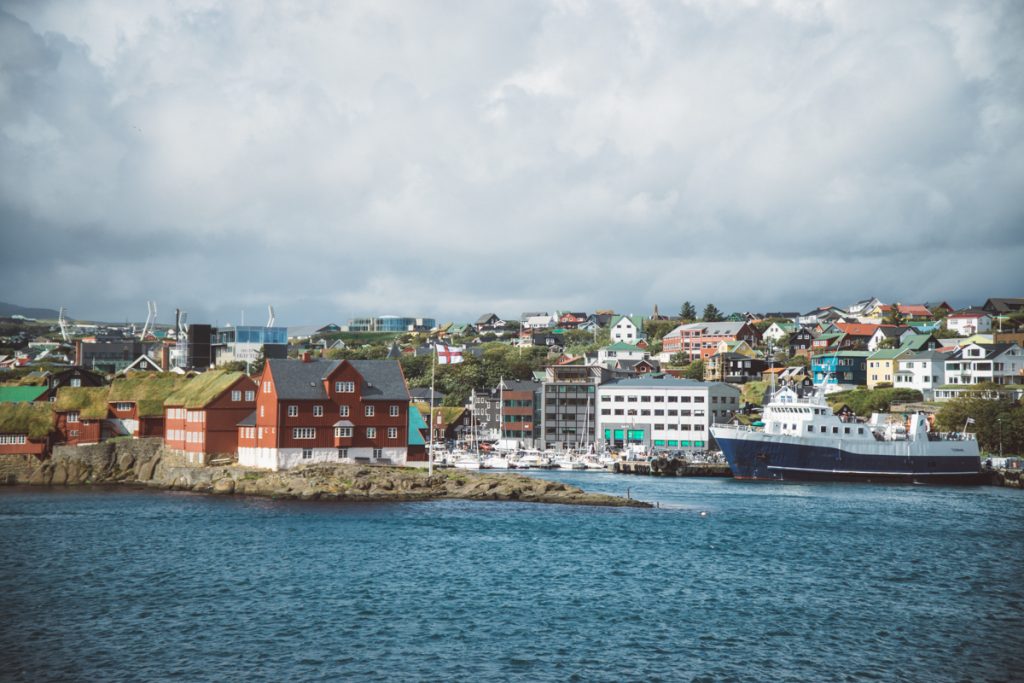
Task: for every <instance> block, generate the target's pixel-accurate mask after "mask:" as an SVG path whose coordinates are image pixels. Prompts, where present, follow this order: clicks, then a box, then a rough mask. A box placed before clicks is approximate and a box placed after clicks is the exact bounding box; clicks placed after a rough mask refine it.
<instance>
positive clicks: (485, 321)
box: [473, 313, 501, 325]
mask: <svg viewBox="0 0 1024 683" xmlns="http://www.w3.org/2000/svg"><path fill="white" fill-rule="evenodd" d="M498 320H501V318H500V317H498V314H497V313H484V314H483V315H482V316H480V317H479V318H477V319H476V322H475V323H473V324H474V325H490V324H491V323H492V322H495V321H498Z"/></svg>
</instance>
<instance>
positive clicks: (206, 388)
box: [164, 370, 245, 409]
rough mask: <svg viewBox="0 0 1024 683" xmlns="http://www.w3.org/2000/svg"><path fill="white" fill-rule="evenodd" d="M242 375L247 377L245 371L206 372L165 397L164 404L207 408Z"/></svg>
mask: <svg viewBox="0 0 1024 683" xmlns="http://www.w3.org/2000/svg"><path fill="white" fill-rule="evenodd" d="M242 377H245V373H243V372H226V371H224V370H210V371H209V372H204V373H203V374H201V375H199V376H197V377H193V378H192V379H190V380H189V381H188V382H186V383H185V384H184V386H182V387H180V388H179V389H178V390H177V391H175V392H174V393H173V394H171V395H170V396H168V397H167V398H166V399H164V405H165V406H184V407H185V408H191V409H198V408H205V407H206V406H207V405H209V404H210V403H211V402H212V401H214V400H215V399H216V398H217V397H218V396H220V395H221V394H223V393H224V392H225V391H227V390H228V388H230V387H231V385H232V384H234V383H235V382H237V381H238V380H239V379H241V378H242Z"/></svg>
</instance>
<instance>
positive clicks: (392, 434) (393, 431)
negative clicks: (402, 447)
mask: <svg viewBox="0 0 1024 683" xmlns="http://www.w3.org/2000/svg"><path fill="white" fill-rule="evenodd" d="M388 438H389V439H397V438H398V427H388Z"/></svg>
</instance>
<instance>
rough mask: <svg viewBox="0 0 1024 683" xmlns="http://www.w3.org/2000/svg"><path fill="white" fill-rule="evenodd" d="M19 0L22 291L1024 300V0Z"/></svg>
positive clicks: (328, 298)
mask: <svg viewBox="0 0 1024 683" xmlns="http://www.w3.org/2000/svg"><path fill="white" fill-rule="evenodd" d="M6 8H7V11H6V12H3V13H0V66H2V69H0V180H2V185H0V230H2V233H3V250H2V252H0V268H2V272H0V292H2V296H0V299H3V300H9V301H14V302H17V303H22V304H26V305H45V306H51V307H56V306H59V305H67V306H69V308H70V309H71V310H72V314H73V315H79V316H82V317H108V318H112V319H121V318H123V317H124V316H126V315H127V316H130V317H141V315H143V314H144V312H145V303H144V302H145V300H146V299H156V300H157V301H158V302H160V304H161V306H162V310H168V311H169V310H170V309H171V308H173V307H174V306H181V307H183V308H186V309H187V310H189V311H190V316H191V317H192V318H193V319H195V320H202V319H209V320H211V321H213V320H219V321H221V322H224V321H226V320H228V319H231V320H233V321H237V319H238V318H239V316H240V313H239V311H240V310H241V309H243V308H244V309H246V310H247V311H249V312H250V313H249V314H250V315H255V316H262V315H263V313H262V311H263V309H264V308H265V305H266V304H268V303H270V304H274V305H275V307H276V308H277V310H278V312H279V316H278V317H279V320H281V321H282V322H285V323H292V324H296V323H305V322H321V321H327V320H332V321H337V322H343V321H344V319H345V318H347V317H349V316H351V315H354V314H360V313H378V314H380V313H400V314H416V315H432V316H435V317H438V318H442V319H444V318H454V319H469V318H475V317H476V316H477V315H479V314H480V313H482V312H484V311H489V310H494V311H497V312H499V313H502V314H504V315H513V314H517V313H519V312H520V311H522V310H527V309H538V310H542V309H548V310H552V309H555V308H563V309H583V310H591V309H594V308H615V309H617V310H620V311H623V312H636V313H639V312H646V311H648V310H650V308H651V307H652V305H653V304H654V303H659V304H660V305H661V307H662V310H663V311H671V310H676V309H677V308H678V306H679V304H680V303H681V301H682V300H684V299H690V300H692V301H695V302H698V303H699V302H707V301H714V302H715V303H716V304H718V305H719V307H721V308H726V309H729V310H732V309H739V308H743V309H752V310H758V309H769V308H771V309H779V308H786V309H794V308H801V309H803V308H809V307H811V306H814V305H817V304H820V303H834V304H837V305H844V304H848V303H850V302H852V301H853V300H856V299H858V298H862V297H865V296H869V295H872V294H874V295H877V296H880V297H882V298H883V299H900V300H903V301H907V302H913V301H921V300H925V299H935V298H944V299H950V300H952V301H954V302H956V303H959V304H966V303H970V302H977V301H980V300H983V299H984V298H985V297H987V296H990V295H993V296H997V295H1003V296H1007V295H1015V294H1021V293H1022V291H1021V290H1024V277H1022V276H1021V275H1020V271H1021V269H1020V263H1022V262H1024V208H1022V207H1024V202H1022V201H1021V198H1020V188H1021V187H1024V149H1022V147H1024V134H1022V133H1024V108H1022V103H1024V77H1022V74H1024V68H1022V67H1024V64H1022V63H1021V62H1022V58H1021V50H1020V47H1019V46H1020V45H1021V44H1024V24H1022V12H1021V11H1020V10H1019V9H1018V5H1017V4H1015V3H1010V2H1007V3H975V2H948V3H932V2H921V3H915V2H906V3H846V4H836V3H820V4H819V3H814V2H793V3H789V2H764V3H748V4H744V5H742V6H741V5H739V4H735V3H716V2H701V1H697V0H695V1H693V2H682V3H677V4H673V5H662V4H652V5H648V4H643V3H633V2H630V3H622V4H619V5H616V4H612V3H595V4H591V3H587V2H570V1H566V2H550V3H522V2H515V3H473V2H468V3H463V4H461V5H451V4H446V5H445V7H444V8H443V11H442V8H440V7H438V6H430V5H429V4H424V3H379V2H375V3H367V4H364V5H359V4H345V5H341V4H337V5H335V4H327V5H324V6H320V7H317V8H315V9H314V8H308V7H305V6H298V7H296V6H293V5H288V4H283V3H282V4H278V3H264V4H261V5H246V4H239V3H228V2H220V1H216V0H193V1H187V2H166V3H135V2H124V3H110V2H102V3H100V2H96V3H89V2H84V3H60V2H21V3H7V5H6ZM133 311H138V313H133Z"/></svg>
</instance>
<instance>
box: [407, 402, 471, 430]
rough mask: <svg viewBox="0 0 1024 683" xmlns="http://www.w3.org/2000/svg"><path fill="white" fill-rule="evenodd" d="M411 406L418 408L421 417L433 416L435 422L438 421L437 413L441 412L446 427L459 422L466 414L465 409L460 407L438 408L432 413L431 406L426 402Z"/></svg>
mask: <svg viewBox="0 0 1024 683" xmlns="http://www.w3.org/2000/svg"><path fill="white" fill-rule="evenodd" d="M411 405H414V406H416V408H417V409H418V410H419V411H420V414H421V415H423V416H427V415H432V416H433V417H434V419H435V420H436V419H437V417H436V416H437V413H438V412H440V413H441V415H443V416H444V417H443V419H444V423H445V424H446V425H450V424H452V423H453V422H455V421H456V420H458V419H459V418H460V417H461V416H462V414H463V413H464V412H466V409H465V408H460V407H458V406H437V407H436V408H434V412H433V413H431V412H430V406H429V405H427V402H426V401H415V402H413V403H412V404H411Z"/></svg>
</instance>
